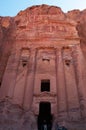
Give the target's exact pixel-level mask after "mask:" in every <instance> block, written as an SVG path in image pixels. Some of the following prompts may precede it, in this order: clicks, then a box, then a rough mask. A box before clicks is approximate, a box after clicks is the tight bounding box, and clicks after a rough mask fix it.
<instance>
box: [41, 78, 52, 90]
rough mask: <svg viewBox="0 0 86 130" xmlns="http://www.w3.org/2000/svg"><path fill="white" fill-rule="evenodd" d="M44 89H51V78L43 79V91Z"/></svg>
mask: <svg viewBox="0 0 86 130" xmlns="http://www.w3.org/2000/svg"><path fill="white" fill-rule="evenodd" d="M44 91H48V92H49V91H50V80H49V79H44V80H41V92H44Z"/></svg>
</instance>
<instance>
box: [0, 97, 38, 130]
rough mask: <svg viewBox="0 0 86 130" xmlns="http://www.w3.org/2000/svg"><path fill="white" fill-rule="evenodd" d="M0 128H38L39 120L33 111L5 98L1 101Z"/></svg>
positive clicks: (8, 129)
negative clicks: (25, 109) (26, 109)
mask: <svg viewBox="0 0 86 130" xmlns="http://www.w3.org/2000/svg"><path fill="white" fill-rule="evenodd" d="M0 130H37V121H36V118H35V117H34V114H33V113H32V112H31V111H24V110H23V109H22V108H21V107H20V106H19V105H14V104H12V102H10V101H9V100H8V99H5V100H3V101H1V102H0Z"/></svg>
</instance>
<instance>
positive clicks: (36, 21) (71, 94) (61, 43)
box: [0, 5, 86, 130]
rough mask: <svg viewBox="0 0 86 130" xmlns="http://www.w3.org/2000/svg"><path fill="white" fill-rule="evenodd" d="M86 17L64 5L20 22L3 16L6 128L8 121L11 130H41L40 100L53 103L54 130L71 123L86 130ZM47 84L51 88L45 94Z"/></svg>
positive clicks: (33, 10)
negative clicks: (39, 128)
mask: <svg viewBox="0 0 86 130" xmlns="http://www.w3.org/2000/svg"><path fill="white" fill-rule="evenodd" d="M85 14H86V10H84V11H79V10H74V11H70V12H68V13H66V14H65V13H64V12H63V11H62V10H61V9H60V8H59V7H54V6H48V5H40V6H32V7H30V8H27V9H26V10H24V11H21V12H19V13H18V15H17V16H15V17H14V18H11V17H0V84H1V88H0V99H1V101H2V99H3V98H4V99H8V101H6V100H5V101H4V103H3V102H0V110H1V111H0V112H2V110H3V113H0V114H1V116H0V117H1V118H3V120H2V122H0V124H1V128H2V129H3V130H4V129H5V128H4V126H3V123H4V122H5V123H7V124H11V123H13V125H8V127H7V126H6V128H7V130H8V129H10V128H11V127H12V128H14V129H15V130H17V129H18V130H19V129H21V130H23V129H24V130H27V129H29V130H30V129H31V130H35V128H37V123H36V122H35V121H36V118H37V117H36V116H38V114H39V109H40V102H44V103H45V102H48V103H50V106H51V114H52V116H53V129H54V128H55V125H56V123H57V122H59V123H62V122H63V121H65V122H66V126H67V127H68V128H71V130H72V129H74V128H75V129H77V130H79V126H80V128H82V129H83V130H85V129H84V128H86V125H85V122H86V86H85V84H86V58H85V57H86V39H85V37H86V33H85V32H86V28H85V25H86V15H85ZM82 51H83V53H82ZM83 54H84V55H83ZM46 82H47V84H48V85H49V84H50V89H49V91H43V92H42V87H41V86H42V84H44V83H45V84H46ZM9 101H10V102H9ZM13 104H17V105H18V106H21V108H23V109H24V110H25V111H26V110H27V111H28V113H29V114H26V113H25V114H22V113H23V112H24V110H22V112H21V109H20V108H18V106H17V105H13ZM48 105H49V104H48ZM10 107H11V108H12V109H10V110H9V108H10ZM13 107H14V108H13ZM15 109H16V110H15ZM19 112H20V115H19ZM14 113H15V114H14ZM17 113H18V115H17ZM12 115H13V119H11V118H10V117H11V116H12ZM28 115H29V116H28ZM5 118H6V120H5ZM20 118H21V120H20V121H19V119H20ZM27 118H28V119H27ZM54 119H55V120H54ZM82 119H83V120H82ZM27 122H28V123H27ZM76 122H77V127H76ZM18 123H19V124H20V125H19V124H18ZM72 124H73V126H72ZM83 125H84V127H83ZM21 126H22V127H23V128H21Z"/></svg>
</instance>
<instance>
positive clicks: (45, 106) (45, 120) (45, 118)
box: [38, 102, 52, 130]
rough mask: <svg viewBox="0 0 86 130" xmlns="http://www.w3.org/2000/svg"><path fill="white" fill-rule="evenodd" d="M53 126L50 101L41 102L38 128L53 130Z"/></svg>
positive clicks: (40, 129) (39, 129)
mask: <svg viewBox="0 0 86 130" xmlns="http://www.w3.org/2000/svg"><path fill="white" fill-rule="evenodd" d="M51 128H52V115H51V104H50V103H49V102H41V103H40V104H39V115H38V130H51Z"/></svg>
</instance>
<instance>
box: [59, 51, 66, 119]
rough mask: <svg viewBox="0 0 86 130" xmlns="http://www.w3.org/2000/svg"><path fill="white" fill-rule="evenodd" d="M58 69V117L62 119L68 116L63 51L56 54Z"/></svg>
mask: <svg viewBox="0 0 86 130" xmlns="http://www.w3.org/2000/svg"><path fill="white" fill-rule="evenodd" d="M56 67H57V95H58V96H57V102H58V103H57V104H58V114H59V115H58V117H59V118H61V119H64V118H66V116H67V101H66V90H65V79H64V68H63V61H62V53H61V49H58V50H57V52H56Z"/></svg>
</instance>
